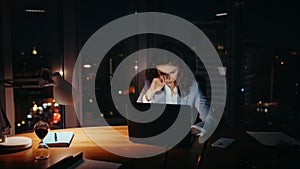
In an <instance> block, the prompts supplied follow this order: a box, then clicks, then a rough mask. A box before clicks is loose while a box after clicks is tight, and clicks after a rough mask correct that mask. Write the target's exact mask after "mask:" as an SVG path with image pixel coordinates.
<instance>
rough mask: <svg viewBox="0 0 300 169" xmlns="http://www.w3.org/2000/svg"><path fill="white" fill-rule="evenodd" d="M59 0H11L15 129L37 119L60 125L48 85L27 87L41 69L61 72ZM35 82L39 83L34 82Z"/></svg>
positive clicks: (22, 128)
mask: <svg viewBox="0 0 300 169" xmlns="http://www.w3.org/2000/svg"><path fill="white" fill-rule="evenodd" d="M59 10H60V3H59V1H55V0H54V1H37V0H26V1H18V0H14V1H12V2H11V35H12V37H11V38H12V55H13V56H12V57H13V78H14V81H15V82H20V83H22V84H24V85H22V86H17V85H16V86H15V89H14V99H15V114H16V118H15V119H16V121H15V124H14V125H15V128H16V133H19V132H23V131H28V130H32V127H33V124H34V123H35V122H36V121H37V120H40V119H42V120H46V121H48V122H49V123H50V124H51V127H52V128H61V126H62V121H61V118H62V117H61V115H62V108H61V106H59V105H57V104H56V102H55V100H54V99H53V94H52V87H42V88H39V87H38V86H37V87H33V86H30V87H27V86H28V85H36V84H34V82H28V83H26V84H25V83H23V82H24V81H29V79H36V78H40V76H41V74H42V72H45V71H49V73H50V74H52V73H54V72H60V73H61V74H62V73H63V72H62V65H63V63H62V58H61V34H60V33H61V23H60V19H61V18H60V17H61V16H60V11H59ZM38 85H39V84H38Z"/></svg>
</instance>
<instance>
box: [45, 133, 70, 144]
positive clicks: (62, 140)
mask: <svg viewBox="0 0 300 169" xmlns="http://www.w3.org/2000/svg"><path fill="white" fill-rule="evenodd" d="M73 137H74V132H73V131H58V132H52V131H50V132H48V134H47V135H46V137H45V138H44V139H43V142H44V143H45V144H47V145H48V146H49V147H69V146H70V144H71V142H72V140H73Z"/></svg>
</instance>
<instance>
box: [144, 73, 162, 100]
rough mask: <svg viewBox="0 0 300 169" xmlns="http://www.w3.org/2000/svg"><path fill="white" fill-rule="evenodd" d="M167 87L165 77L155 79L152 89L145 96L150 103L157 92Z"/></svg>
mask: <svg viewBox="0 0 300 169" xmlns="http://www.w3.org/2000/svg"><path fill="white" fill-rule="evenodd" d="M164 85H165V77H164V76H160V77H158V78H154V79H153V80H152V83H151V85H150V88H149V89H148V90H147V92H146V94H145V96H146V99H147V100H148V101H150V100H151V98H152V96H153V95H154V93H155V92H157V91H160V90H161V89H162V88H163V87H164Z"/></svg>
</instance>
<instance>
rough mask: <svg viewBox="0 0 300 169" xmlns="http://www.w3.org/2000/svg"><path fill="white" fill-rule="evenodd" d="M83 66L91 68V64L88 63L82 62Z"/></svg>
mask: <svg viewBox="0 0 300 169" xmlns="http://www.w3.org/2000/svg"><path fill="white" fill-rule="evenodd" d="M83 67H84V68H87V69H89V68H91V67H92V66H91V65H90V64H84V65H83Z"/></svg>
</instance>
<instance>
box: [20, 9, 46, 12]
mask: <svg viewBox="0 0 300 169" xmlns="http://www.w3.org/2000/svg"><path fill="white" fill-rule="evenodd" d="M24 11H25V12H28V13H45V12H46V10H44V9H25V10H24Z"/></svg>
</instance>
